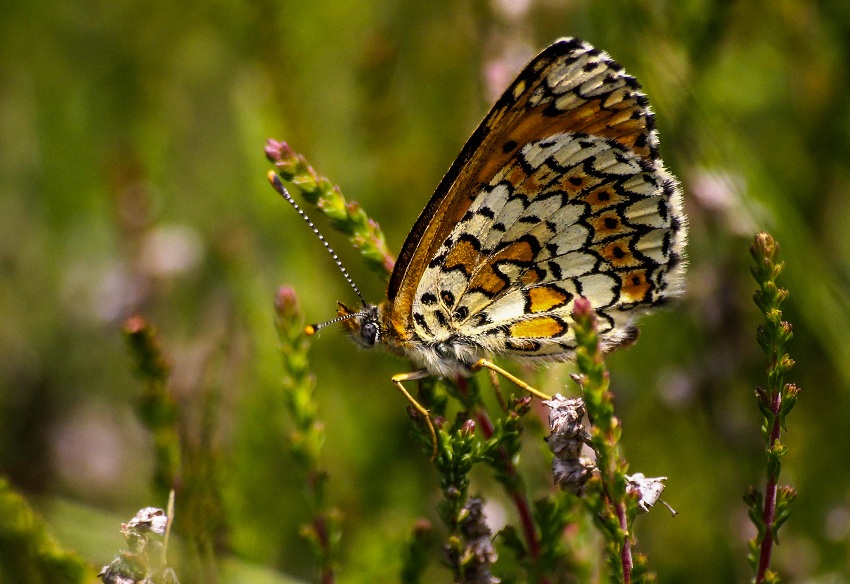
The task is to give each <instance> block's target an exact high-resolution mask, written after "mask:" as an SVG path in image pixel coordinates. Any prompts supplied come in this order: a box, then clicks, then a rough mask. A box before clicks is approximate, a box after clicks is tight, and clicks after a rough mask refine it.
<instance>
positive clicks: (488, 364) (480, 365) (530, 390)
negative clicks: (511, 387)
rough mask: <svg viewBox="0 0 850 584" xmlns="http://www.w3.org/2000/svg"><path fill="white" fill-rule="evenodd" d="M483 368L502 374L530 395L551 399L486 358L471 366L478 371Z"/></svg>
mask: <svg viewBox="0 0 850 584" xmlns="http://www.w3.org/2000/svg"><path fill="white" fill-rule="evenodd" d="M485 368H486V369H489V370H490V371H495V372H496V373H498V374H499V375H502V376H503V377H505V378H507V379H509V380H510V381H512V382H514V383H515V384H516V385H518V386H519V387H520V388H522V389H524V390H525V391H527V392H528V393H530V394H532V395H536V396H537V397H539V398H540V399H552V398H551V397H549V396H548V395H546V394H545V393H543V392H541V391H538V390H536V389H534V388H533V387H531V386H530V385H528V384H527V383H526V382H525V381H523V380H522V379H520V378H519V377H517V376H516V375H512V374H510V373H508V372H507V371H505V370H504V369H502V368H501V367H499V366H498V365H496V364H495V363H493V362H491V361H488V360H487V359H479V360H478V361H477V362H476V363H475V365H473V366H472V370H473V371H480V370H481V369H485Z"/></svg>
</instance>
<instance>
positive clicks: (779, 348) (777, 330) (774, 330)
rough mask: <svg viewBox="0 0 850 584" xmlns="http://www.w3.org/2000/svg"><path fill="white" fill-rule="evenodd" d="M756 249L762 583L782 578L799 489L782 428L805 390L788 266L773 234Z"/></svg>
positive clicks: (758, 560)
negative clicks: (782, 480)
mask: <svg viewBox="0 0 850 584" xmlns="http://www.w3.org/2000/svg"><path fill="white" fill-rule="evenodd" d="M750 253H751V254H752V256H753V260H754V265H753V267H752V269H751V272H752V275H753V278H754V279H755V281H756V284H757V285H758V289H757V290H756V292H755V294H754V295H753V300H754V302H755V304H756V306H757V307H758V309H759V311H760V312H761V313H762V315H763V316H764V322H763V323H762V324H760V325H759V326H758V329H757V331H756V340H757V341H758V344H759V346H761V348H762V350H763V351H764V353H765V355H766V356H767V367H766V369H767V388H761V387H759V388H756V392H755V394H756V399H757V402H758V407H759V410H760V411H761V413H762V416H763V423H762V434H763V435H764V438H765V465H766V475H767V478H766V484H765V490H764V493H761V492H760V491H758V490H756V489H755V488H754V487H750V489H749V490H748V491H747V493H746V495H744V501H745V502H746V504H747V507H748V508H749V516H750V520H751V521H752V522H753V524H754V525H755V527H756V531H757V533H756V536H755V537H754V538H753V539H752V540H751V541H750V554H749V559H750V563H751V564H752V566H753V570H754V572H755V578H754V582H756V583H757V584H761V583H763V582H764V583H769V584H774V583H776V582H779V576H778V575H777V574H776V572H774V571H773V570H771V569H770V563H771V559H772V555H773V546H774V544H775V543H778V542H779V528H780V527H782V525H783V524H784V523H785V522H786V521H787V520H788V517H789V514H790V507H791V503H793V502H794V499H796V497H797V492H796V491H795V490H794V488H793V487H791V486H790V485H784V486H779V473H780V471H781V470H782V458H783V457H784V456H785V455H786V454H787V452H788V449H787V448H786V447H785V446H784V445H783V444H782V443H781V442H780V437H781V432H782V430H786V431H787V426H786V417H787V415H788V413H789V412H790V411H791V410H792V409H793V408H794V405H795V404H796V403H797V395H798V394H799V392H800V389H799V388H798V387H797V386H796V385H794V384H791V383H785V374H786V373H787V372H788V371H789V370H790V369H791V368H792V367H793V366H794V360H793V359H791V357H790V356H789V355H788V353H787V352H786V348H787V346H788V343H789V342H790V341H791V337H792V336H793V335H792V329H791V324H790V323H788V322H787V321H784V320H783V316H782V304H783V303H784V302H785V300H786V299H787V298H788V291H787V290H785V289H784V288H780V287H779V286H777V284H776V278H777V277H778V276H779V274H780V273H781V272H782V270H783V268H784V267H785V264H784V262H777V261H776V257H777V256H778V254H779V243H778V242H776V241H775V240H774V239H773V237H771V236H770V235H769V234H768V233H765V232H761V233H759V234H757V235H756V236H755V239H754V242H753V245H752V247H751V248H750Z"/></svg>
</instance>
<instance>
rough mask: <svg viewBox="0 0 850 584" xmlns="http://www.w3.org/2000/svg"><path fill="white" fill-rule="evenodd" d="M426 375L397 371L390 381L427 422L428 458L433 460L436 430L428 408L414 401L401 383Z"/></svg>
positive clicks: (435, 455) (435, 447)
mask: <svg viewBox="0 0 850 584" xmlns="http://www.w3.org/2000/svg"><path fill="white" fill-rule="evenodd" d="M427 375H428V373H427V372H426V371H411V372H410V373H399V374H398V375H393V377H392V381H393V383H394V384H395V386H396V389H398V390H399V391H400V392H401V395H403V396H404V399H406V400H407V401H408V402H410V405H412V406H413V408H414V409H415V410H416V411H417V412H419V413H420V414H422V416H424V418H425V423H426V424H428V432H430V433H431V446H432V449H431V458H430V460H431V462H434V459H435V458H437V431H436V430H435V429H434V423H433V422H432V421H431V414H429V413H428V410H426V409H425V407H424V406H423V405H422V404H420V403H419V402H418V401H416V398H414V397H413V396H412V395H410V392H408V391H407V390H406V389H404V386H403V385H402V382H403V381H413V380H415V379H422V378H423V377H426V376H427Z"/></svg>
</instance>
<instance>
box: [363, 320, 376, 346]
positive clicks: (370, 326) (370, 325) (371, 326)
mask: <svg viewBox="0 0 850 584" xmlns="http://www.w3.org/2000/svg"><path fill="white" fill-rule="evenodd" d="M360 337H361V338H362V339H363V340H364V341H366V343H367V344H369V345H374V344H375V343H376V342H377V341H378V325H377V324H375V323H374V322H366V323H364V324H363V326H362V327H360Z"/></svg>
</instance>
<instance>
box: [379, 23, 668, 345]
mask: <svg viewBox="0 0 850 584" xmlns="http://www.w3.org/2000/svg"><path fill="white" fill-rule="evenodd" d="M684 241H685V225H684V221H683V214H682V210H681V194H680V192H679V190H678V185H677V183H676V181H675V179H674V178H673V177H672V176H671V175H670V174H669V173H668V172H667V171H666V170H665V169H664V166H663V163H662V162H661V159H660V157H659V155H658V141H657V137H656V133H655V129H654V121H653V117H652V113H651V112H650V110H649V106H648V103H647V100H646V97H645V96H644V95H643V93H641V92H640V91H639V86H638V84H637V82H636V81H635V80H634V78H632V77H630V76H628V75H626V74H625V72H624V71H623V68H622V67H621V66H620V65H618V64H617V63H616V62H614V61H613V60H612V59H610V58H609V57H608V56H607V55H606V54H605V53H603V52H601V51H599V50H597V49H595V48H593V47H592V46H591V45H589V44H587V43H585V42H583V41H580V40H577V39H563V40H561V41H558V42H556V43H555V44H553V45H552V46H550V47H549V48H547V49H546V50H544V51H543V52H542V53H540V55H538V56H537V57H536V58H535V59H534V60H532V61H531V63H529V65H527V66H526V68H525V69H524V70H523V71H522V72H521V73H520V74H519V76H518V77H517V79H516V80H515V81H514V82H513V84H512V85H511V86H510V87H509V88H508V90H507V91H506V92H505V94H504V95H503V96H502V97H501V98H500V99H499V101H498V102H497V103H496V105H495V106H494V107H493V109H492V110H491V111H490V113H489V114H488V115H487V117H486V118H485V119H484V121H483V122H482V123H481V125H480V126H479V127H478V129H477V130H476V131H475V133H474V134H473V135H472V137H471V138H470V140H469V141H468V142H467V144H466V145H465V146H464V148H463V150H462V151H461V154H460V156H459V157H458V159H457V160H456V161H455V162H454V164H453V165H452V167H451V168H450V169H449V172H448V173H447V174H446V176H445V177H444V178H443V181H442V182H441V183H440V185H439V186H438V188H437V190H436V192H435V194H434V196H433V197H432V198H431V200H430V201H429V203H428V205H427V207H426V209H425V210H424V211H423V213H422V215H421V216H420V217H419V219H418V221H417V222H416V225H415V226H414V229H413V230H412V231H411V233H410V235H409V236H408V238H407V241H406V242H405V244H404V247H403V249H402V253H401V255H400V257H399V261H398V263H397V264H396V268H395V271H394V272H393V275H392V278H391V281H390V286H389V290H388V299H389V300H390V305H391V310H392V314H391V324H392V327H393V328H394V332H395V334H396V335H397V336H398V337H399V338H400V339H405V338H411V337H412V338H415V339H417V340H420V341H430V340H440V339H444V338H447V337H452V338H455V339H464V341H465V342H469V343H471V344H472V345H475V346H480V347H482V348H483V349H486V350H488V351H490V352H495V353H501V352H509V353H517V354H523V355H526V356H540V357H549V358H559V357H563V356H568V355H569V354H570V352H571V350H572V348H573V339H572V332H571V328H570V326H569V311H570V309H571V306H572V299H573V298H574V297H575V296H577V295H579V294H580V295H583V296H586V297H588V298H589V299H590V300H591V302H592V304H593V306H594V307H595V308H596V309H597V312H598V313H599V314H600V316H601V317H602V321H603V322H602V330H601V333H602V335H603V340H604V341H605V342H606V343H607V344H608V345H613V344H617V343H618V342H621V341H623V340H624V339H625V338H627V337H628V336H629V334H630V330H631V329H630V324H629V323H630V320H631V316H633V315H634V314H636V313H637V312H639V311H640V309H642V308H648V307H650V306H653V305H656V304H658V303H660V302H663V301H664V300H665V299H667V298H670V297H671V296H673V295H675V294H676V293H677V292H678V291H679V289H680V288H681V271H682V268H681V266H682V261H681V260H682V255H683V248H684Z"/></svg>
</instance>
